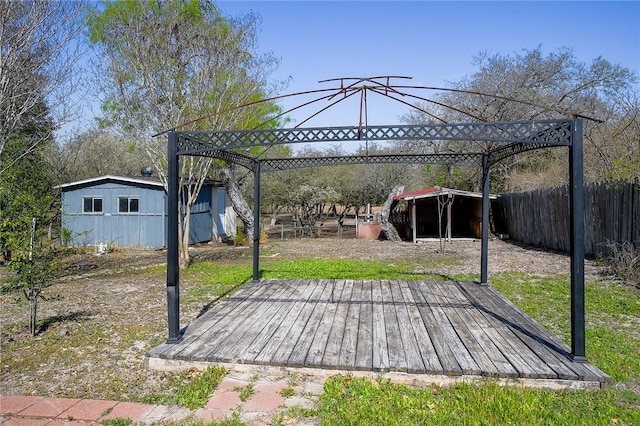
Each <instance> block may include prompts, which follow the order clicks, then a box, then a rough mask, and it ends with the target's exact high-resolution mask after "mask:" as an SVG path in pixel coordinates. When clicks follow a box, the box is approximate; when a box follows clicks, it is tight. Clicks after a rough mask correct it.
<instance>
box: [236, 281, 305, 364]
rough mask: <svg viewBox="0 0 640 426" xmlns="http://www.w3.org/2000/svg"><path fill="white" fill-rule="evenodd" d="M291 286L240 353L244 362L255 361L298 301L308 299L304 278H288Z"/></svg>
mask: <svg viewBox="0 0 640 426" xmlns="http://www.w3.org/2000/svg"><path fill="white" fill-rule="evenodd" d="M284 284H285V285H287V286H288V287H289V293H288V294H287V293H286V292H285V293H284V294H281V295H280V297H279V299H278V300H276V301H275V303H274V306H273V312H272V313H271V315H270V318H269V319H268V321H264V323H262V324H258V328H259V333H258V335H257V336H256V337H255V339H254V340H253V342H251V344H249V345H245V346H244V347H242V348H241V350H240V352H239V353H238V359H239V360H241V361H242V362H249V363H253V362H255V359H256V357H257V356H258V354H260V352H262V350H263V349H264V347H265V346H266V345H267V344H268V343H269V342H271V341H272V340H274V335H275V333H276V331H277V330H278V329H279V328H280V326H281V325H282V322H283V321H284V320H285V318H287V317H288V316H290V315H291V314H292V313H291V309H292V308H293V307H294V305H295V304H296V303H300V302H301V301H302V300H306V297H305V295H304V289H301V288H300V285H301V284H302V280H288V281H286V283H284Z"/></svg>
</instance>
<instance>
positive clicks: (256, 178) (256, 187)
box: [253, 160, 260, 281]
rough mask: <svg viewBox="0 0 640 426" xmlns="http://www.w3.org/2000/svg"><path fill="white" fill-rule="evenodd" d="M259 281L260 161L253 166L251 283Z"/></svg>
mask: <svg viewBox="0 0 640 426" xmlns="http://www.w3.org/2000/svg"><path fill="white" fill-rule="evenodd" d="M259 279H260V160H257V161H256V162H255V163H254V166H253V281H258V280H259Z"/></svg>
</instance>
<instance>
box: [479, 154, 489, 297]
mask: <svg viewBox="0 0 640 426" xmlns="http://www.w3.org/2000/svg"><path fill="white" fill-rule="evenodd" d="M490 177H491V169H490V168H489V155H488V154H485V155H483V156H482V241H481V249H480V251H481V255H480V257H481V259H480V284H482V285H487V284H488V283H489V261H488V259H489V182H490Z"/></svg>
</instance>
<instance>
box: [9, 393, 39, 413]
mask: <svg viewBox="0 0 640 426" xmlns="http://www.w3.org/2000/svg"><path fill="white" fill-rule="evenodd" d="M42 399H43V398H42V397H41V396H21V395H7V396H4V395H0V415H5V414H14V413H18V412H20V411H22V410H24V409H25V408H28V407H30V406H32V405H33V404H35V403H36V402H39V401H41V400H42Z"/></svg>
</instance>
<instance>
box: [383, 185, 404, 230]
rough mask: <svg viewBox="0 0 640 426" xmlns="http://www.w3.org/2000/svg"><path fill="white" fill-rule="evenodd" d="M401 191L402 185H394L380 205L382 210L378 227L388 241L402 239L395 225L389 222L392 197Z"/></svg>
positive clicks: (402, 189)
mask: <svg viewBox="0 0 640 426" xmlns="http://www.w3.org/2000/svg"><path fill="white" fill-rule="evenodd" d="M403 191H404V186H396V187H394V188H393V190H392V191H391V193H390V194H389V196H388V197H387V200H386V201H385V202H384V204H383V205H382V212H381V213H380V227H381V228H382V231H383V232H384V235H385V236H386V237H387V240H389V241H402V238H400V235H399V234H398V230H397V229H396V227H395V226H393V224H392V223H391V222H389V214H390V213H391V207H392V205H393V197H395V196H396V195H400V194H402V192H403Z"/></svg>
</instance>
